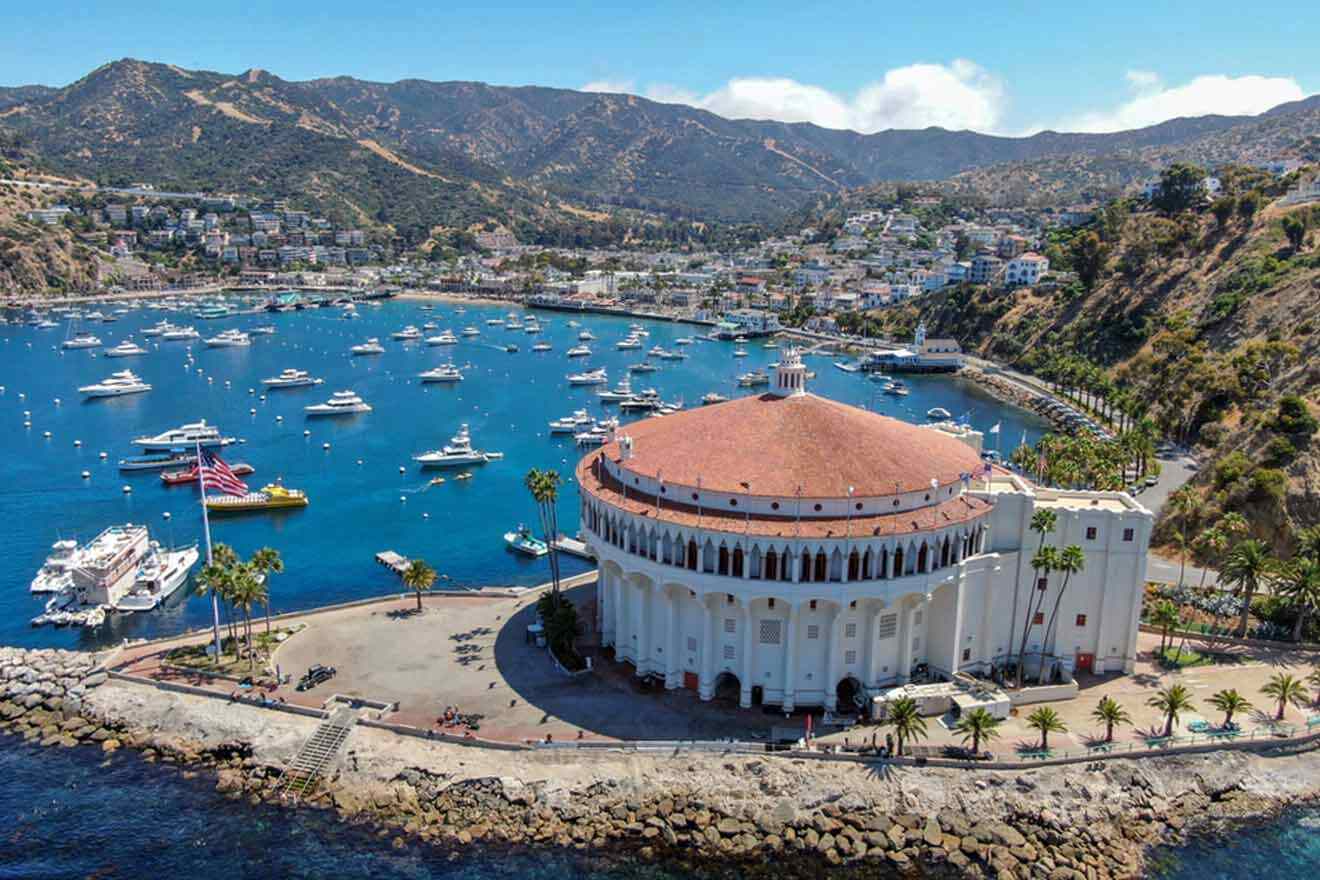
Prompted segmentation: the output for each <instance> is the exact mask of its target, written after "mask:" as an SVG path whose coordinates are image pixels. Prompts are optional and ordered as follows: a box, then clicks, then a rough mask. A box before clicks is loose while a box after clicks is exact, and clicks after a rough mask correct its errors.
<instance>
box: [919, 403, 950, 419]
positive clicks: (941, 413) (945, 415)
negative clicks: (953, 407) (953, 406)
mask: <svg viewBox="0 0 1320 880" xmlns="http://www.w3.org/2000/svg"><path fill="white" fill-rule="evenodd" d="M926 418H928V419H931V420H933V421H944V420H945V419H951V418H953V413H951V412H949V411H948V410H947V409H945V408H944V407H942V406H933V407H931V408H930V409H928V410H926Z"/></svg>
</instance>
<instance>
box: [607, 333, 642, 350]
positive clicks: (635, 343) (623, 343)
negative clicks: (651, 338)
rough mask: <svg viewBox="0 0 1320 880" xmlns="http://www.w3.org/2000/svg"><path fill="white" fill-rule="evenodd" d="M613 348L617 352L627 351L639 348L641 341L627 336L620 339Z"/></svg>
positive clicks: (635, 337) (638, 338)
mask: <svg viewBox="0 0 1320 880" xmlns="http://www.w3.org/2000/svg"><path fill="white" fill-rule="evenodd" d="M614 347H615V348H617V349H618V350H619V351H628V350H630V349H634V348H641V347H642V340H641V338H640V337H637V336H629V337H628V338H627V339H620V340H619V341H618V342H616V343H614Z"/></svg>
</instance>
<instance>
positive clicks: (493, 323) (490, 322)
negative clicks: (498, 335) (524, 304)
mask: <svg viewBox="0 0 1320 880" xmlns="http://www.w3.org/2000/svg"><path fill="white" fill-rule="evenodd" d="M503 323H504V319H502V318H487V319H486V326H487V327H498V326H500V325H501V324H503Z"/></svg>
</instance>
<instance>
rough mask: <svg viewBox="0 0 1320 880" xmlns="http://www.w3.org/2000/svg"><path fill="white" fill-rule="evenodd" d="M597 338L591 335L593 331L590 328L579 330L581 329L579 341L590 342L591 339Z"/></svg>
mask: <svg viewBox="0 0 1320 880" xmlns="http://www.w3.org/2000/svg"><path fill="white" fill-rule="evenodd" d="M595 338H596V337H595V336H592V335H591V331H590V330H579V331H578V341H579V342H590V341H591V340H593V339H595Z"/></svg>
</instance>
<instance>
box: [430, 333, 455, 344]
mask: <svg viewBox="0 0 1320 880" xmlns="http://www.w3.org/2000/svg"><path fill="white" fill-rule="evenodd" d="M426 344H427V345H457V344H458V337H457V336H455V335H454V331H453V330H446V331H445V332H443V333H441V334H440V335H439V336H428V337H427V338H426Z"/></svg>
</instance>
